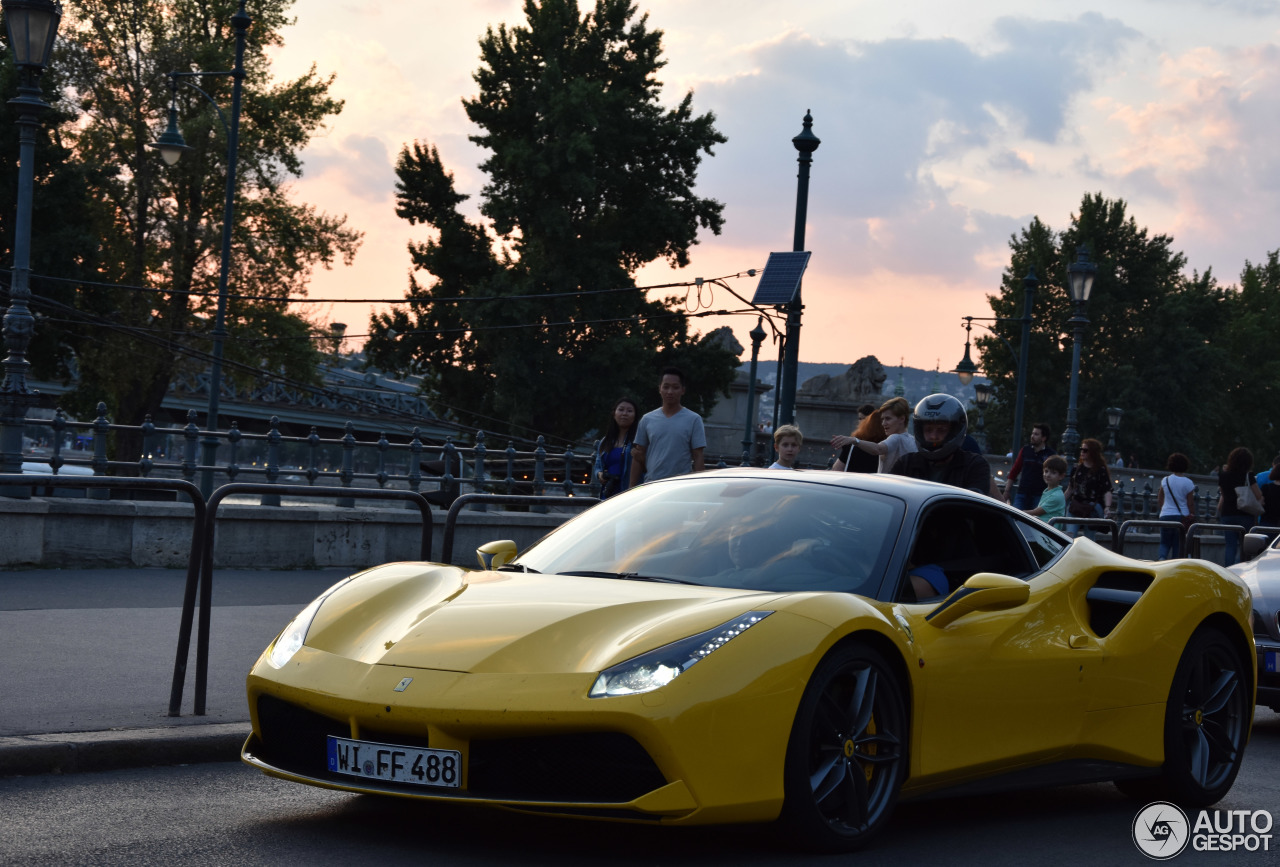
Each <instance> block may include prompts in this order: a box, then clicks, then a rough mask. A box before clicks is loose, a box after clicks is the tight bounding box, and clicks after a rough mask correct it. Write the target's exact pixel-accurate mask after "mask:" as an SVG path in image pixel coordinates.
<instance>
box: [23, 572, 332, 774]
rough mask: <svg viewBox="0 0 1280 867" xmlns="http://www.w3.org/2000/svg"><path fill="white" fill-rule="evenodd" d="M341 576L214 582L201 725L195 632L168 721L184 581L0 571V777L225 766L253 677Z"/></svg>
mask: <svg viewBox="0 0 1280 867" xmlns="http://www.w3.org/2000/svg"><path fill="white" fill-rule="evenodd" d="M350 571H351V570H347V569H326V570H314V571H266V570H263V571H256V570H222V569H219V570H215V571H214V580H213V610H212V615H211V620H210V630H209V634H210V642H209V677H208V691H207V698H206V713H205V714H204V715H202V716H195V715H194V712H193V701H194V691H195V657H196V649H195V648H196V645H195V635H194V632H193V635H192V642H191V651H190V654H189V658H188V664H187V676H186V684H185V687H184V690H183V702H182V715H181V716H177V717H170V716H169V715H168V708H169V692H170V687H171V685H172V679H173V669H174V660H175V656H176V650H177V644H178V630H179V625H180V620H181V611H182V608H181V606H182V598H183V590H184V587H185V583H186V573H185V571H182V570H169V569H52V570H33V571H23V572H0V776H6V775H13V774H39V773H70V772H78V771H95V770H106V769H110V768H121V767H136V766H144V765H163V764H185V763H190V762H201V761H232V760H234V759H235V758H236V757H237V756H238V755H239V750H240V744H241V743H243V741H244V739H245V737H246V736H247V735H248V733H249V709H248V706H247V705H246V703H245V697H244V678H245V675H246V674H247V673H248V671H249V668H250V667H251V666H252V665H253V663H254V661H255V660H256V659H257V658H258V655H259V654H260V653H261V652H262V650H263V649H264V648H265V647H266V646H267V644H268V643H270V641H271V639H273V638H274V637H275V636H276V634H277V633H278V632H279V631H280V630H281V629H282V628H284V626H285V624H286V623H288V622H289V619H290V618H292V617H293V616H294V615H295V614H297V613H298V611H300V610H301V609H302V607H303V606H304V605H306V603H307V602H308V601H310V600H311V599H312V598H314V597H315V596H316V595H318V594H319V593H320V592H321V591H323V590H324V589H325V588H327V587H329V586H330V585H331V584H333V583H334V582H336V581H338V580H340V579H341V578H343V577H345V576H346V575H347V574H349V573H350ZM197 618H198V612H197Z"/></svg>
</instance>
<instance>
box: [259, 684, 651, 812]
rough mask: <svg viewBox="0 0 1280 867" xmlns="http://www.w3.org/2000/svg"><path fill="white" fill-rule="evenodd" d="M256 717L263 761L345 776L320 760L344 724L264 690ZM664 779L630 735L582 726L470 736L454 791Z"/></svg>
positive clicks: (601, 786)
mask: <svg viewBox="0 0 1280 867" xmlns="http://www.w3.org/2000/svg"><path fill="white" fill-rule="evenodd" d="M258 724H259V727H260V730H261V734H262V743H261V746H260V748H259V750H258V757H259V758H261V759H262V761H264V762H266V763H267V764H269V765H271V766H272V767H276V768H279V769H281V770H283V771H291V772H293V773H296V774H301V775H304V776H308V777H313V778H316V779H323V780H333V781H335V782H346V783H349V782H351V777H348V776H345V775H342V774H335V773H331V772H330V771H329V768H328V763H327V755H328V753H327V746H328V745H327V738H328V737H329V735H335V736H337V737H343V738H349V737H351V731H350V728H349V727H348V725H347V724H346V723H344V722H341V721H339V720H334V719H330V718H329V717H326V716H322V715H321V714H318V713H314V712H312V711H309V710H305V709H304V708H300V707H298V706H297V705H293V704H290V703H289V702H286V701H283V700H281V699H279V698H276V697H275V696H271V695H263V696H260V697H259V698H258ZM360 739H361V740H367V741H378V742H381V743H391V744H402V745H405V746H423V747H425V746H428V743H427V738H426V735H425V733H424V734H422V735H417V736H414V735H407V734H403V733H398V732H382V731H375V730H372V729H366V728H364V727H362V728H361V731H360ZM369 782H372V781H369ZM666 783H667V781H666V779H665V778H664V777H663V776H662V772H661V771H659V770H658V766H657V765H656V764H655V763H654V761H653V759H652V758H650V756H649V754H648V753H647V752H645V750H644V748H643V747H641V746H640V744H638V743H637V742H636V741H635V740H634V739H633V738H631V737H629V736H628V735H624V734H618V733H616V732H587V733H583V734H568V735H547V736H543V737H527V738H503V739H497V740H473V741H471V743H470V747H469V749H468V758H467V788H466V789H465V790H456V789H455V790H453V793H454V794H470V795H472V796H475V797H480V798H492V799H497V800H516V801H553V802H554V801H568V802H574V803H622V802H624V801H630V800H632V799H634V798H638V797H640V796H641V795H644V794H646V793H648V792H651V791H653V790H654V789H658V788H661V787H662V786H665V785H666ZM375 785H376V786H377V787H378V788H383V789H386V790H388V791H391V790H394V791H403V792H409V793H413V794H418V795H430V794H432V792H431V791H430V790H424V789H423V788H422V787H421V786H413V785H399V784H396V783H376V784H375Z"/></svg>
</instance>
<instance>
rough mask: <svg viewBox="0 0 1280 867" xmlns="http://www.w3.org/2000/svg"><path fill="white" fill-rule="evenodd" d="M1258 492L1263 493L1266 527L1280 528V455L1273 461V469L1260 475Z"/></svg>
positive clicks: (1263, 511)
mask: <svg viewBox="0 0 1280 867" xmlns="http://www.w3.org/2000/svg"><path fill="white" fill-rule="evenodd" d="M1257 483H1258V490H1260V491H1262V518H1261V519H1259V523H1261V524H1262V525H1263V526H1265V527H1280V455H1276V456H1275V457H1274V458H1272V459H1271V469H1269V470H1267V471H1265V472H1261V473H1258V477H1257Z"/></svg>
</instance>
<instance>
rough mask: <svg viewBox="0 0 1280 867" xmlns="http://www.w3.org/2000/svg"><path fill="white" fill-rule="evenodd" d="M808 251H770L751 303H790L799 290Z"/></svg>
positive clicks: (806, 265) (807, 258)
mask: <svg viewBox="0 0 1280 867" xmlns="http://www.w3.org/2000/svg"><path fill="white" fill-rule="evenodd" d="M810 255H811V254H810V253H809V252H808V251H798V252H795V253H770V254H769V261H768V262H766V263H765V266H764V273H763V274H761V275H760V283H759V284H758V285H757V286H756V294H755V297H753V298H752V299H751V303H752V304H790V303H791V301H792V299H794V298H795V297H796V293H797V292H799V291H800V278H801V277H803V276H804V269H805V268H807V267H809V256H810Z"/></svg>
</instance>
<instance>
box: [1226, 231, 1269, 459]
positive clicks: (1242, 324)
mask: <svg viewBox="0 0 1280 867" xmlns="http://www.w3.org/2000/svg"><path fill="white" fill-rule="evenodd" d="M1234 301H1235V304H1234V305H1233V308H1234V310H1233V313H1234V315H1233V316H1232V317H1231V320H1230V322H1229V323H1228V325H1227V327H1226V329H1225V333H1224V334H1223V335H1222V337H1221V338H1220V340H1219V343H1218V346H1219V349H1220V351H1221V352H1222V355H1223V356H1224V357H1225V358H1226V359H1227V360H1228V362H1229V366H1228V370H1227V371H1226V375H1225V376H1224V377H1223V379H1224V382H1223V384H1222V387H1223V395H1222V400H1221V401H1220V407H1221V410H1222V412H1224V413H1226V415H1224V416H1222V418H1229V419H1230V422H1229V423H1226V424H1215V425H1212V428H1213V437H1212V439H1211V444H1212V448H1213V454H1214V456H1215V458H1216V460H1217V462H1218V463H1222V462H1224V461H1225V459H1226V456H1227V454H1229V453H1230V450H1231V449H1232V448H1234V447H1235V446H1239V445H1244V446H1248V447H1249V448H1250V449H1252V450H1253V469H1254V471H1255V472H1260V471H1262V470H1264V469H1266V468H1267V467H1269V466H1271V459H1272V457H1274V456H1275V454H1276V453H1277V452H1280V436H1278V434H1280V432H1278V431H1277V430H1276V427H1275V423H1276V420H1277V419H1280V388H1277V386H1276V383H1277V382H1280V359H1277V357H1276V356H1275V355H1274V354H1273V353H1272V351H1271V347H1272V345H1273V343H1274V342H1275V338H1274V334H1275V323H1276V321H1277V318H1278V317H1280V250H1272V251H1271V252H1270V253H1268V254H1267V256H1266V262H1264V263H1262V264H1258V265H1255V264H1253V263H1252V262H1248V261H1246V262H1245V265H1244V270H1243V271H1242V272H1241V274H1240V287H1239V291H1238V293H1236V294H1235V296H1234Z"/></svg>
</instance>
